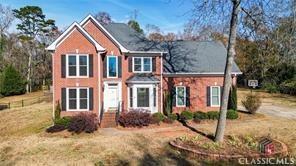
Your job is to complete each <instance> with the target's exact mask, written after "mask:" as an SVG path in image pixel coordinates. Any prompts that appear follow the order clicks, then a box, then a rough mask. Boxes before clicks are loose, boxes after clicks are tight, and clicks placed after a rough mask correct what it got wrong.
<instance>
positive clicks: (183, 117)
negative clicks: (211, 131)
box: [180, 110, 193, 120]
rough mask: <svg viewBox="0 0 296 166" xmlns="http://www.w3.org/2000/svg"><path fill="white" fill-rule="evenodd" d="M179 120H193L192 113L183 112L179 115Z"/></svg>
mask: <svg viewBox="0 0 296 166" xmlns="http://www.w3.org/2000/svg"><path fill="white" fill-rule="evenodd" d="M180 119H181V120H191V119H193V113H192V112H191V111H187V110H186V111H183V112H181V114H180Z"/></svg>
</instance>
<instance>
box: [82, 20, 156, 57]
mask: <svg viewBox="0 0 296 166" xmlns="http://www.w3.org/2000/svg"><path fill="white" fill-rule="evenodd" d="M89 20H91V21H92V22H93V23H95V25H96V26H97V27H98V28H100V29H101V30H102V31H103V33H105V34H106V35H107V37H109V38H110V39H111V40H112V41H113V42H114V43H115V44H116V45H117V46H118V47H119V49H120V50H121V51H122V52H124V53H162V51H161V50H158V49H153V48H152V47H153V46H154V45H153V44H154V42H151V41H149V40H148V39H147V38H146V37H145V36H144V35H143V34H140V33H138V32H136V31H135V30H134V29H132V28H130V27H129V26H128V25H126V24H124V23H109V24H107V25H102V24H100V23H99V22H98V21H97V19H95V18H94V17H93V16H92V15H88V16H87V17H85V18H84V19H83V20H82V21H81V22H80V25H81V26H82V27H84V26H85V25H86V23H87V22H88V21H89Z"/></svg>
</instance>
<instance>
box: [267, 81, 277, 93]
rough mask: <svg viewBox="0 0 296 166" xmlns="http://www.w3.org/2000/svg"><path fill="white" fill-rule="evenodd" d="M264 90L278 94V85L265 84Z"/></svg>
mask: <svg viewBox="0 0 296 166" xmlns="http://www.w3.org/2000/svg"><path fill="white" fill-rule="evenodd" d="M263 88H264V89H265V90H267V92H268V93H276V92H278V87H277V85H275V84H272V83H265V84H264V85H263Z"/></svg>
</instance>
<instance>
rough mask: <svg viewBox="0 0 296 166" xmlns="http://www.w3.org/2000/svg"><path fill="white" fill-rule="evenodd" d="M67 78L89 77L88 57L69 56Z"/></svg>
mask: <svg viewBox="0 0 296 166" xmlns="http://www.w3.org/2000/svg"><path fill="white" fill-rule="evenodd" d="M67 69H68V70H67V76H68V77H79V76H80V77H81V76H82V77H84V76H88V56H87V55H68V56H67Z"/></svg>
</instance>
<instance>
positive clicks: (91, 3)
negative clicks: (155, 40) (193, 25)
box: [0, 0, 192, 33]
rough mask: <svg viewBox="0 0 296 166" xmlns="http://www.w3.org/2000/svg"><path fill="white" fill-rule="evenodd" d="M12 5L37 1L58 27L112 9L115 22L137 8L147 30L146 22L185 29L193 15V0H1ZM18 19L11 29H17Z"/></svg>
mask: <svg viewBox="0 0 296 166" xmlns="http://www.w3.org/2000/svg"><path fill="white" fill-rule="evenodd" d="M0 3H1V4H2V5H5V6H10V7H11V8H12V9H15V8H20V7H23V6H26V5H35V6H39V7H41V8H42V9H43V12H44V14H45V15H46V17H47V18H50V19H54V20H56V25H57V26H58V27H59V29H62V30H63V29H65V28H66V27H67V26H69V25H70V24H71V23H72V22H73V21H78V22H80V21H81V20H82V19H83V18H84V17H85V16H87V15H88V14H89V13H91V14H93V13H96V12H98V11H106V12H108V13H110V15H111V17H112V19H113V20H114V21H115V22H125V23H126V22H127V21H128V20H129V19H130V17H131V15H132V13H133V11H134V10H135V9H136V10H138V16H137V21H138V22H139V23H140V25H141V26H142V28H143V29H144V30H145V25H146V24H154V25H157V26H159V27H160V29H161V30H162V31H163V32H175V33H177V32H178V31H182V30H183V25H184V24H185V23H186V22H187V21H188V19H189V18H190V12H189V11H190V9H191V7H192V4H191V0H0ZM15 25H16V22H14V24H13V25H12V27H11V29H10V31H15V29H16V28H15Z"/></svg>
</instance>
